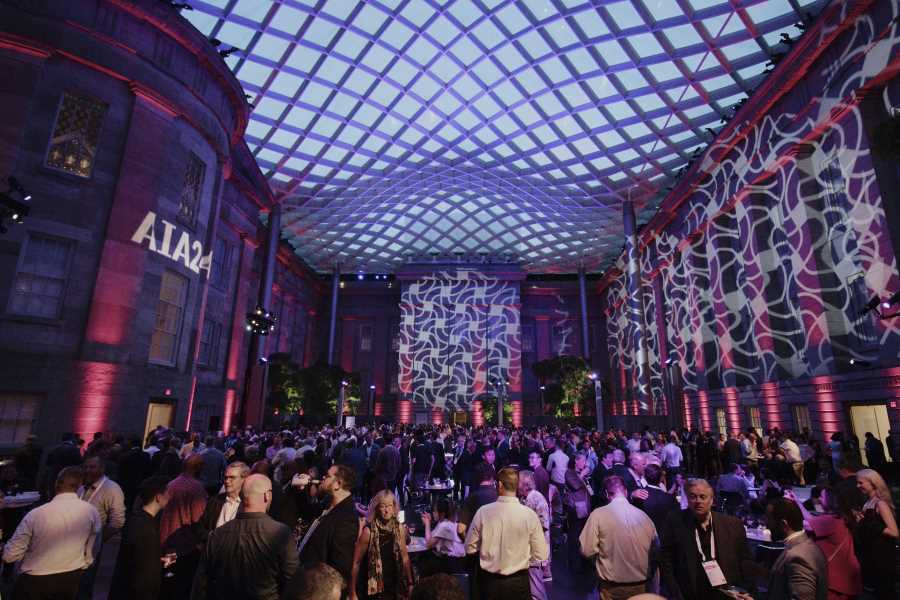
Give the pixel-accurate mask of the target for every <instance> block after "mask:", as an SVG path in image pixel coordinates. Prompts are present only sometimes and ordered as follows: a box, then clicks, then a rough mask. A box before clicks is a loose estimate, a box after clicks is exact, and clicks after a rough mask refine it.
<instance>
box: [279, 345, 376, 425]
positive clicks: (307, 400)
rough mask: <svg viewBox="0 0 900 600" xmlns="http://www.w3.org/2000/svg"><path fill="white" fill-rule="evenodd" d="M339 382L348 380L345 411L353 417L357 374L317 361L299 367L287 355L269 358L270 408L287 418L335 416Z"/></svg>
mask: <svg viewBox="0 0 900 600" xmlns="http://www.w3.org/2000/svg"><path fill="white" fill-rule="evenodd" d="M341 381H347V382H348V383H349V384H350V385H348V386H347V388H346V390H345V393H344V412H345V413H348V414H351V415H352V414H356V412H357V410H358V409H359V404H360V391H359V375H358V374H356V373H347V372H346V371H344V370H343V369H341V368H340V367H338V366H334V365H327V364H325V363H322V362H319V363H316V364H314V365H312V366H310V367H306V368H300V367H299V366H298V365H297V364H295V363H293V362H291V360H290V356H289V355H287V354H273V355H272V356H271V357H269V398H268V403H269V407H270V408H272V409H273V410H278V411H279V412H281V413H283V414H284V415H285V416H287V415H295V414H298V413H299V412H300V410H301V409H302V410H303V414H304V416H306V417H309V418H310V419H312V420H328V419H331V418H333V417H334V416H335V415H336V411H337V401H338V396H339V394H340V389H341Z"/></svg>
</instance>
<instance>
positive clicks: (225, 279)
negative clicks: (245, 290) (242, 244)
mask: <svg viewBox="0 0 900 600" xmlns="http://www.w3.org/2000/svg"><path fill="white" fill-rule="evenodd" d="M220 245H221V248H220V247H219V246H220ZM234 250H235V248H234V245H233V244H231V243H230V242H229V241H228V240H227V239H226V238H225V237H223V236H221V235H217V236H216V241H215V245H214V246H213V255H212V264H211V265H210V277H209V282H210V283H211V284H212V285H213V287H216V288H218V289H220V290H227V289H228V283H229V275H230V274H231V267H232V261H233V259H234ZM217 265H218V266H217Z"/></svg>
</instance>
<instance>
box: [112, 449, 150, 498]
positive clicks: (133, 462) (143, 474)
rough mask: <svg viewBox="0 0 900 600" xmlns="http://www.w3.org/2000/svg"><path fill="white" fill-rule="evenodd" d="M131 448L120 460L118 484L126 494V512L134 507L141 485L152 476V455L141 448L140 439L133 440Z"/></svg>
mask: <svg viewBox="0 0 900 600" xmlns="http://www.w3.org/2000/svg"><path fill="white" fill-rule="evenodd" d="M129 443H130V447H129V449H128V451H127V452H125V453H124V454H123V455H122V457H121V458H120V459H119V469H118V474H119V475H118V483H119V485H120V486H122V493H124V494H125V511H126V512H130V511H131V507H132V506H134V499H135V498H136V497H137V494H138V490H139V489H140V487H141V483H142V482H143V481H144V480H145V479H146V478H147V477H149V476H150V455H149V454H147V453H146V452H144V450H143V448H141V439H140V438H139V437H133V438H131V441H130V442H129Z"/></svg>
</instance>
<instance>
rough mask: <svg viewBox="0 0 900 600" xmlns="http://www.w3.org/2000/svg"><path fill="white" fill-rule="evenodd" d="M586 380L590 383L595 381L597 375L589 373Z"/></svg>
mask: <svg viewBox="0 0 900 600" xmlns="http://www.w3.org/2000/svg"><path fill="white" fill-rule="evenodd" d="M588 379H590V380H591V381H596V380H597V374H596V373H591V374H590V375H588Z"/></svg>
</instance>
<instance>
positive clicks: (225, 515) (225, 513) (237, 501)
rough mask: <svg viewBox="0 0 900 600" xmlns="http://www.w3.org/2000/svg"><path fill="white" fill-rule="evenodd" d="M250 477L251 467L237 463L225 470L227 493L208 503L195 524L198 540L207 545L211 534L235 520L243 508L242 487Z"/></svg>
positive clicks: (213, 498)
mask: <svg viewBox="0 0 900 600" xmlns="http://www.w3.org/2000/svg"><path fill="white" fill-rule="evenodd" d="M249 475H250V467H248V466H247V465H246V464H245V463H242V462H240V461H236V462H233V463H231V464H230V465H228V468H227V469H225V477H224V480H225V493H224V494H216V495H215V496H213V497H212V498H210V499H209V501H208V502H207V503H206V509H204V511H203V516H201V517H200V520H199V521H197V522H196V523H195V524H194V531H195V532H196V534H197V538H198V539H199V540H200V541H201V542H202V543H204V544H205V543H206V539H207V538H208V537H209V534H210V533H211V532H212V531H213V530H214V529H216V528H218V527H221V526H222V525H224V524H225V523H228V522H229V521H231V520H232V519H234V518H235V517H236V516H237V514H238V511H239V510H240V508H241V486H242V485H244V480H245V479H247V477H248V476H249Z"/></svg>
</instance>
